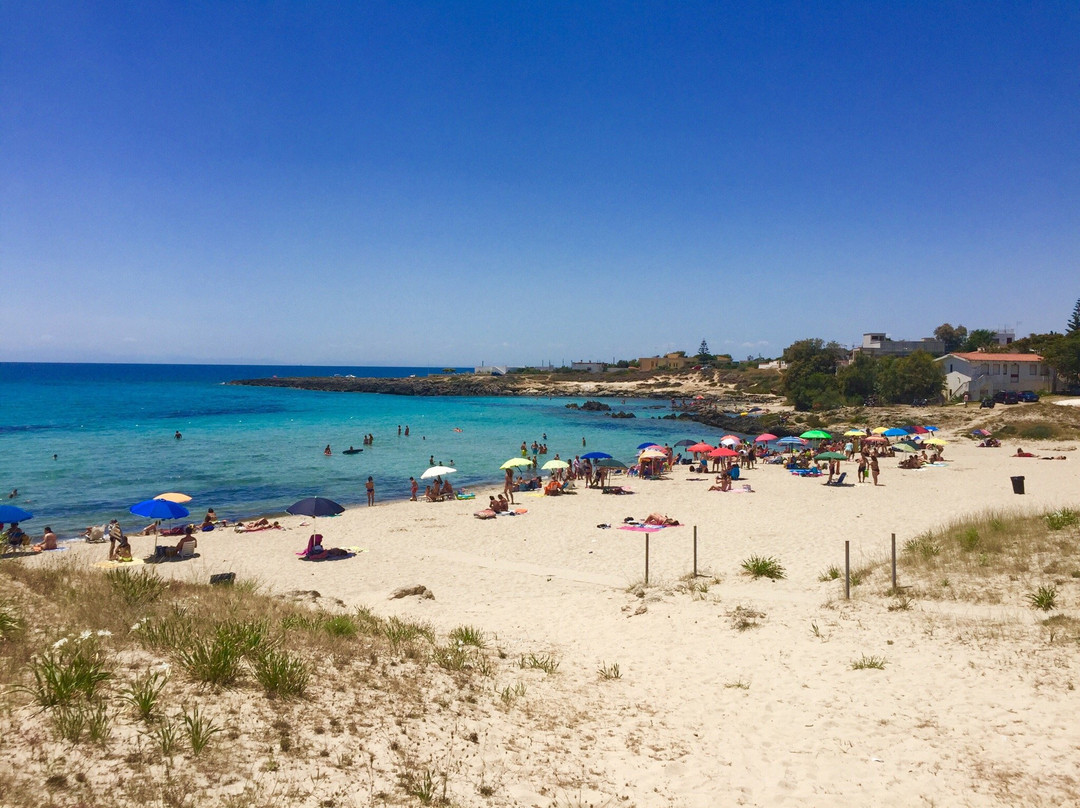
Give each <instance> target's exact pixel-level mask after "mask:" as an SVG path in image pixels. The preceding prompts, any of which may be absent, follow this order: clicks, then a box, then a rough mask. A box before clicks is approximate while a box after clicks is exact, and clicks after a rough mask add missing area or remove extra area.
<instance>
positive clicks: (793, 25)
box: [0, 0, 1080, 365]
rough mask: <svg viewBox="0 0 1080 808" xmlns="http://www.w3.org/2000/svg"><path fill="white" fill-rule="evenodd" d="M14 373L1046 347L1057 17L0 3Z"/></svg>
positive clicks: (1069, 255)
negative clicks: (902, 342) (978, 336)
mask: <svg viewBox="0 0 1080 808" xmlns="http://www.w3.org/2000/svg"><path fill="white" fill-rule="evenodd" d="M0 295H2V298H3V301H4V304H5V305H4V315H3V325H2V326H0V331H2V333H0V360H26V361H54V360H55V361H166V362H168V361H195V362H204V361H205V362H230V361H238V362H296V363H310V364H321V363H348V364H424V365H443V364H447V365H472V364H479V363H480V362H481V361H485V362H487V363H488V364H493V363H509V364H523V363H538V362H542V361H547V360H552V361H554V362H556V363H558V362H560V361H563V360H565V361H567V362H569V361H571V360H575V359H601V360H604V359H611V358H615V357H618V358H629V357H633V356H638V355H650V354H654V353H661V352H664V351H668V350H678V349H683V350H686V351H688V352H695V351H696V350H697V348H698V345H699V343H700V342H701V340H702V338H705V339H707V340H708V343H709V346H710V347H711V348H712V350H713V351H714V352H730V353H732V354H733V355H734V356H735V357H736V358H742V357H745V356H747V355H749V354H754V355H757V354H759V353H760V354H763V355H765V356H775V355H778V354H780V353H781V352H782V351H783V349H784V347H785V346H787V345H788V344H790V343H791V342H793V341H795V340H797V339H803V338H806V337H822V338H824V339H835V340H837V341H839V342H841V343H844V344H851V343H854V342H857V341H858V340H859V339H860V338H861V334H862V332H863V331H875V330H879V329H880V330H884V331H886V332H888V333H889V334H890V335H891V336H893V337H894V338H896V339H903V338H909V339H910V338H918V337H922V336H928V335H929V334H930V333H931V332H932V330H933V329H934V328H935V327H936V326H938V325H940V324H941V323H943V322H946V321H948V322H951V323H952V324H953V325H957V324H961V323H962V324H964V325H966V326H967V327H968V328H969V329H970V328H980V327H985V328H994V327H999V326H1009V327H1014V328H1016V329H1017V331H1018V332H1019V333H1020V334H1021V335H1023V334H1027V333H1029V332H1032V331H1036V332H1043V331H1048V330H1051V329H1056V330H1058V331H1061V330H1063V328H1064V325H1065V322H1066V320H1067V318H1068V315H1069V313H1070V312H1071V310H1072V307H1073V304H1074V303H1075V301H1076V300H1077V298H1080V4H1078V3H1076V2H1072V1H1071V0H1070V1H1069V2H1065V1H1064V0H1062V2H1017V3H997V2H987V1H985V0H975V1H974V2H966V3H953V2H934V3H912V2H892V3H885V2H867V1H866V0H853V1H852V2H842V1H839V0H837V1H831V2H821V3H806V2H791V3H764V2H754V3H726V2H708V3H692V2H680V3H670V2H656V3H635V2H611V3H603V2H582V3H578V4H563V3H557V2H547V1H544V2H535V3H515V2H510V1H509V0H504V1H500V2H487V3H483V2H458V3H451V2H445V3H436V2H430V3H418V2H367V1H366V2H362V3H330V2H325V3H320V2H305V3H299V2H297V3H289V2H274V3H270V2H267V3H240V2H238V3H221V2H207V3H198V2H186V3H179V2H177V3H158V2H129V3H120V2H36V1H35V2H15V0H0Z"/></svg>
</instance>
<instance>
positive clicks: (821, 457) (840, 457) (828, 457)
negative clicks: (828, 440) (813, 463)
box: [814, 452, 847, 460]
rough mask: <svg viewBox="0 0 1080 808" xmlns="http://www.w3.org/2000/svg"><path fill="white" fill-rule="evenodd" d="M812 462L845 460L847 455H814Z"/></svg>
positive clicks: (825, 453) (836, 453)
mask: <svg viewBox="0 0 1080 808" xmlns="http://www.w3.org/2000/svg"><path fill="white" fill-rule="evenodd" d="M814 460H847V455H846V454H844V453H843V452H822V453H821V454H819V455H814Z"/></svg>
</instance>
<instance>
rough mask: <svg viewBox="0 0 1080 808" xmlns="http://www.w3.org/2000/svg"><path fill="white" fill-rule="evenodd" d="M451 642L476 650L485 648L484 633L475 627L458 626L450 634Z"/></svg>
mask: <svg viewBox="0 0 1080 808" xmlns="http://www.w3.org/2000/svg"><path fill="white" fill-rule="evenodd" d="M450 641H451V642H455V643H457V644H458V645H471V646H473V647H474V648H484V647H485V646H486V642H485V640H484V632H483V631H481V630H480V629H478V628H476V627H475V626H458V627H457V628H455V629H454V630H453V631H451V632H450Z"/></svg>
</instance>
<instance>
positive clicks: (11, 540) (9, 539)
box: [0, 522, 56, 553]
mask: <svg viewBox="0 0 1080 808" xmlns="http://www.w3.org/2000/svg"><path fill="white" fill-rule="evenodd" d="M0 540H2V541H3V543H4V549H5V550H8V551H15V550H17V549H19V548H21V547H24V546H25V547H28V548H29V550H30V551H31V552H33V553H40V552H41V551H42V550H55V549H56V534H55V533H53V529H52V528H51V527H49V526H48V525H46V526H45V531H44V533H43V534H42V536H41V541H37V542H33V543H31V542H30V537H29V536H28V535H27V534H26V531H24V530H23V529H22V528H21V527H19V523H18V522H12V523H11V524H10V525H9V526H8V528H7V530H4V525H3V523H2V522H0Z"/></svg>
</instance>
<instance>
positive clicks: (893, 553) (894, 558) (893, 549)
mask: <svg viewBox="0 0 1080 808" xmlns="http://www.w3.org/2000/svg"><path fill="white" fill-rule="evenodd" d="M892 591H893V594H894V595H895V594H896V534H895V533H893V534H892Z"/></svg>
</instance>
